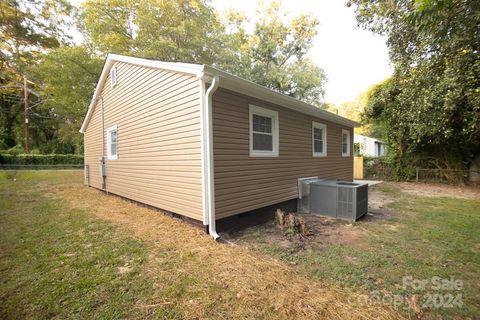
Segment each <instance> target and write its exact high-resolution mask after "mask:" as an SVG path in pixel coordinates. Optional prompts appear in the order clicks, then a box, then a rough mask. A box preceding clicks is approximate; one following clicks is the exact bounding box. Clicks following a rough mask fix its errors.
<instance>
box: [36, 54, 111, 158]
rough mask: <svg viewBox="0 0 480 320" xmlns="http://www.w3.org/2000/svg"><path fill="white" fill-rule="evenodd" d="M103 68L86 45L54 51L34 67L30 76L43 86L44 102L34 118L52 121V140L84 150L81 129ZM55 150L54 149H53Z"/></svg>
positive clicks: (100, 61) (43, 57)
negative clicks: (53, 129)
mask: <svg viewBox="0 0 480 320" xmlns="http://www.w3.org/2000/svg"><path fill="white" fill-rule="evenodd" d="M101 65H102V59H100V58H98V57H96V56H94V55H92V54H91V53H90V52H89V50H88V49H87V48H86V47H85V46H75V47H60V48H57V49H54V50H51V51H50V52H49V53H47V54H44V55H42V56H41V58H40V61H39V63H38V64H37V65H34V66H32V67H31V69H30V72H31V74H32V75H34V76H35V78H36V79H38V81H41V82H42V83H43V87H42V89H41V94H42V96H43V97H44V99H45V101H44V103H43V104H42V105H41V107H39V108H38V110H36V111H35V113H34V116H35V115H36V116H37V117H39V118H40V119H45V118H50V119H52V121H51V124H53V125H54V127H55V128H56V129H57V130H58V131H57V132H55V134H54V135H53V136H51V137H52V138H56V139H58V143H59V144H58V145H65V144H71V145H73V146H74V148H73V149H74V150H75V151H77V152H78V151H80V150H81V148H82V145H83V142H82V137H81V135H80V134H79V133H78V130H79V129H80V126H81V124H82V121H83V118H84V116H85V108H86V106H88V105H89V103H90V99H91V96H92V95H93V91H94V89H95V84H96V81H97V78H98V76H99V72H100V69H101ZM52 70H55V72H52ZM40 112H42V113H43V114H40ZM52 148H53V149H54V148H55V146H50V149H52ZM63 148H64V147H63ZM70 149H72V147H70Z"/></svg>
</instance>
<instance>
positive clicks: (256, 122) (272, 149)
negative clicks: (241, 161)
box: [249, 105, 279, 157]
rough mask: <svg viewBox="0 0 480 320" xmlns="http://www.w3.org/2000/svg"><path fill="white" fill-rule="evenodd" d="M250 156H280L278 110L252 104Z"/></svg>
mask: <svg viewBox="0 0 480 320" xmlns="http://www.w3.org/2000/svg"><path fill="white" fill-rule="evenodd" d="M249 116H250V156H252V157H278V144H279V143H278V112H277V111H273V110H269V109H265V108H261V107H257V106H253V105H250V110H249Z"/></svg>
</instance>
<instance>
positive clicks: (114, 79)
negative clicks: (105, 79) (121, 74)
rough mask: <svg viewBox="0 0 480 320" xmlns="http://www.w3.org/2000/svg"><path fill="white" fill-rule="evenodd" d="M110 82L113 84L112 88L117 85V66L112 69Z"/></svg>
mask: <svg viewBox="0 0 480 320" xmlns="http://www.w3.org/2000/svg"><path fill="white" fill-rule="evenodd" d="M110 84H111V85H112V88H113V87H115V86H116V85H117V68H115V67H112V68H111V69H110Z"/></svg>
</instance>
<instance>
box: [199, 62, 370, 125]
mask: <svg viewBox="0 0 480 320" xmlns="http://www.w3.org/2000/svg"><path fill="white" fill-rule="evenodd" d="M203 70H204V73H205V75H207V76H209V77H214V76H220V77H222V78H223V81H221V82H220V83H221V84H220V87H222V88H226V89H229V90H232V91H235V92H239V93H243V94H246V95H250V96H255V97H256V98H258V99H261V100H266V101H269V102H272V103H275V104H279V105H281V106H283V107H286V108H289V109H291V110H294V111H297V112H300V113H305V114H308V115H311V116H315V117H318V118H322V119H325V120H328V121H331V122H334V123H338V124H342V125H345V126H348V127H352V128H355V127H360V126H362V124H361V123H359V122H357V121H353V120H350V119H348V118H345V117H342V116H339V115H337V114H334V113H332V112H330V111H327V110H324V109H320V108H319V107H315V106H313V105H311V104H308V103H306V102H303V101H301V100H299V99H296V98H293V97H290V96H287V95H285V94H283V93H280V92H278V91H275V90H273V89H269V88H266V87H264V86H261V85H259V84H257V83H255V82H252V81H249V80H246V79H244V78H240V77H238V76H235V75H233V74H231V73H228V72H225V71H222V70H219V69H216V68H214V67H212V66H208V65H205V66H204V69H203ZM252 92H255V93H256V94H252Z"/></svg>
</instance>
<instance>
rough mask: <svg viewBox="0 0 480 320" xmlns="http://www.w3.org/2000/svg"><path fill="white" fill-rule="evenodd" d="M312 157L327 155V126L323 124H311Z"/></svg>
mask: <svg viewBox="0 0 480 320" xmlns="http://www.w3.org/2000/svg"><path fill="white" fill-rule="evenodd" d="M312 145H313V156H314V157H324V156H326V155H327V126H326V125H324V124H323V123H317V122H312Z"/></svg>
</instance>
